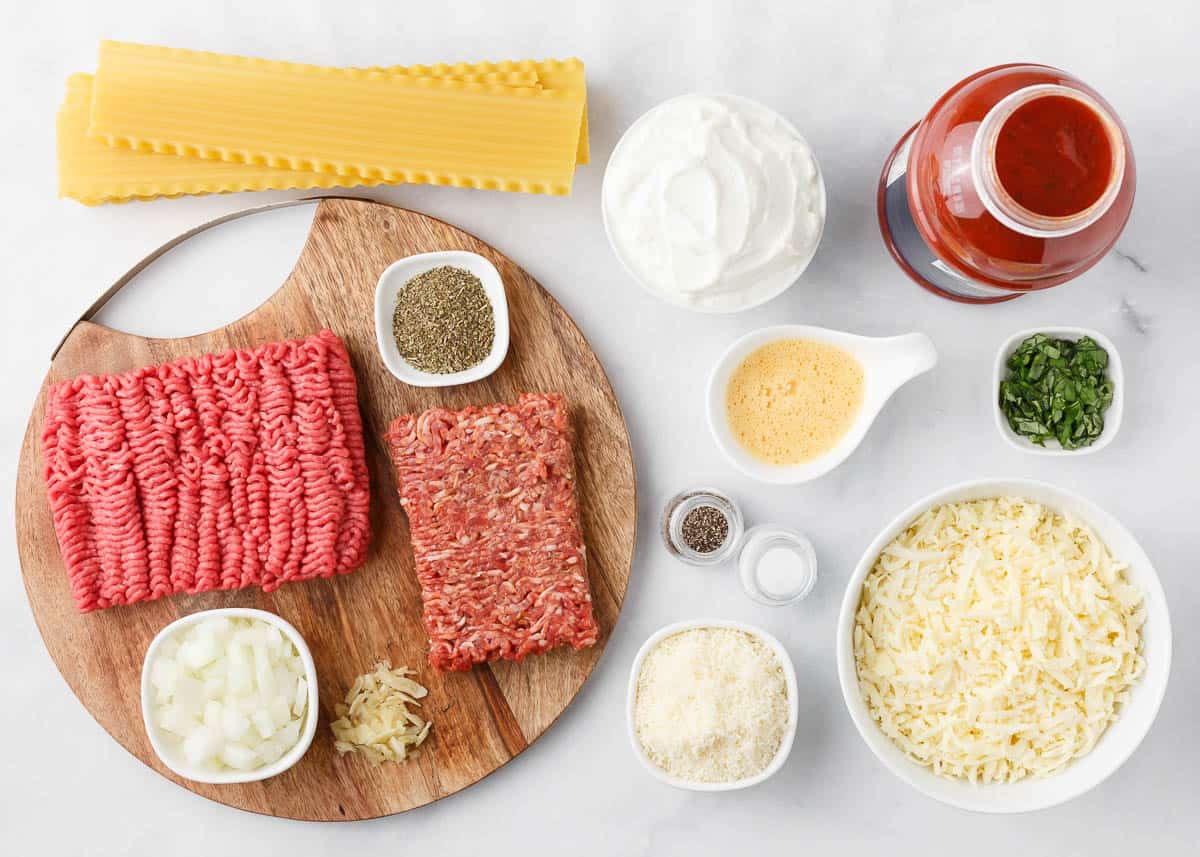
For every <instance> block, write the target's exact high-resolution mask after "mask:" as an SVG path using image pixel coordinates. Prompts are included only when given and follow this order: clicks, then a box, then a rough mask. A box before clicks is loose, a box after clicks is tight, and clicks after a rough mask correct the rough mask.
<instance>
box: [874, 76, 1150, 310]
mask: <svg viewBox="0 0 1200 857" xmlns="http://www.w3.org/2000/svg"><path fill="white" fill-rule="evenodd" d="M1135 185H1136V171H1135V168H1134V160H1133V149H1132V147H1131V145H1130V143H1129V137H1128V135H1127V134H1126V132H1125V129H1124V127H1123V126H1122V125H1121V124H1120V122H1119V120H1118V119H1117V118H1116V114H1115V113H1114V112H1113V110H1112V108H1111V107H1110V106H1109V105H1108V103H1107V102H1105V101H1104V99H1103V98H1102V97H1101V96H1100V94H1099V93H1097V92H1096V91H1095V90H1093V89H1092V88H1090V87H1089V86H1087V84H1085V83H1083V82H1082V81H1080V80H1079V79H1078V78H1075V77H1073V76H1072V75H1070V74H1067V73H1066V72H1063V71H1059V70H1058V69H1055V68H1051V67H1049V66H1044V65H1032V64H1012V65H1004V66H996V67H994V68H989V69H985V70H984V71H981V72H978V73H977V74H974V75H972V76H970V77H968V78H966V79H965V80H963V81H961V82H959V83H958V84H956V85H955V86H954V87H952V88H951V89H950V90H949V91H948V92H946V93H945V94H944V95H943V96H942V97H941V98H940V99H938V101H937V102H936V103H935V104H934V105H933V108H932V109H931V110H930V111H929V113H928V114H927V115H926V116H925V118H924V119H922V120H921V121H920V122H919V123H917V124H916V125H915V126H913V129H912V130H910V131H909V133H908V134H907V135H905V136H904V137H903V138H902V139H901V141H900V142H899V143H898V144H897V146H896V148H895V149H894V150H893V152H892V154H891V156H890V157H889V158H888V160H887V162H886V163H885V165H884V169H883V175H882V176H881V177H880V183H879V192H878V197H877V207H878V213H879V224H880V230H881V232H882V234H883V238H884V243H885V244H886V245H887V247H888V250H889V251H890V252H891V254H892V256H893V258H895V260H896V262H897V263H898V264H899V265H900V267H901V268H902V269H903V270H904V271H905V273H907V274H908V275H909V276H910V277H911V278H912V279H913V280H915V281H916V282H917V283H918V284H919V285H921V286H922V287H924V288H926V289H928V290H930V291H932V292H934V293H936V294H939V295H941V296H942V297H948V298H950V299H952V300H958V301H963V302H966V303H995V302H997V301H1004V300H1011V299H1012V298H1014V297H1018V296H1020V295H1021V294H1024V293H1026V292H1029V291H1034V290H1037V289H1044V288H1049V287H1051V286H1055V285H1058V284H1060V283H1064V282H1067V281H1068V280H1071V279H1073V278H1074V277H1077V276H1079V275H1080V274H1082V273H1083V272H1084V271H1086V270H1087V269H1088V268H1090V267H1092V266H1093V265H1094V264H1096V262H1098V261H1099V260H1100V259H1101V258H1103V256H1104V255H1105V254H1106V253H1107V252H1108V251H1109V250H1110V249H1112V246H1113V244H1115V243H1116V240H1117V237H1118V236H1119V235H1120V234H1121V230H1122V229H1123V228H1124V226H1125V223H1126V221H1127V220H1128V219H1129V214H1130V211H1131V210H1132V208H1133V197H1134V189H1135Z"/></svg>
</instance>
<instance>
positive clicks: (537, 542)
mask: <svg viewBox="0 0 1200 857" xmlns="http://www.w3.org/2000/svg"><path fill="white" fill-rule="evenodd" d="M386 439H387V442H388V447H389V449H390V450H391V454H392V461H393V463H394V464H395V467H396V476H397V479H398V481H399V488H400V502H401V504H402V505H403V506H404V510H405V512H406V513H407V515H408V520H409V525H410V528H411V530H412V545H413V553H414V555H415V557H416V566H417V578H418V579H419V580H420V583H421V596H422V600H423V602H424V616H425V628H426V631H427V632H428V634H429V662H430V664H432V665H433V666H434V667H436V668H438V669H441V670H467V669H470V668H471V666H472V665H474V664H477V663H483V662H485V661H492V660H496V659H499V658H507V659H510V660H515V661H519V660H521V659H523V658H524V657H525V656H526V655H528V654H541V653H542V652H545V651H547V650H548V649H551V648H553V647H555V646H558V645H562V644H568V645H571V646H573V647H575V648H576V649H581V648H585V647H587V646H590V645H592V644H593V643H595V642H596V639H597V637H598V636H599V629H598V628H597V627H596V620H595V619H594V618H593V616H592V597H591V593H590V592H589V591H588V578H587V565H586V561H585V555H584V546H583V537H582V536H581V535H580V530H579V505H578V502H577V501H576V497H575V467H574V458H573V455H572V451H571V440H572V436H571V426H570V419H569V415H568V412H567V405H566V403H565V401H564V400H563V398H562V396H558V395H532V394H526V395H523V396H521V398H520V401H519V402H518V403H517V404H516V405H515V406H511V405H489V406H487V407H482V408H479V407H471V408H466V409H465V410H461V411H448V410H446V409H445V408H433V409H431V410H428V411H426V412H425V413H423V414H421V415H420V416H401V417H397V418H396V420H395V421H394V422H393V423H392V424H391V426H390V428H389V429H388V432H387V435H386Z"/></svg>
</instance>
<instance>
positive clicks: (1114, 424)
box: [990, 325, 1125, 455]
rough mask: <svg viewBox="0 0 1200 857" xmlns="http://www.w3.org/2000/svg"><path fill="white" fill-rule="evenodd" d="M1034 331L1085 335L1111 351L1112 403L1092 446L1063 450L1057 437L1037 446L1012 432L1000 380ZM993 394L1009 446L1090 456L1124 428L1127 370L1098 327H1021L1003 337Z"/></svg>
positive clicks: (994, 409) (1041, 452)
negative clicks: (1002, 407)
mask: <svg viewBox="0 0 1200 857" xmlns="http://www.w3.org/2000/svg"><path fill="white" fill-rule="evenodd" d="M1035 333H1044V334H1046V335H1047V336H1050V337H1053V338H1054V339H1071V340H1079V339H1082V338H1083V337H1085V336H1090V337H1091V338H1092V339H1094V340H1095V341H1096V344H1097V345H1099V346H1100V347H1101V348H1103V349H1104V350H1105V351H1107V352H1108V377H1109V378H1111V379H1112V382H1113V400H1112V404H1111V405H1109V406H1108V410H1107V411H1105V412H1104V431H1102V432H1100V436H1099V437H1098V438H1096V440H1095V441H1094V442H1093V443H1092V445H1091V446H1081V447H1080V448H1079V449H1063V448H1062V446H1060V445H1059V443H1058V441H1057V440H1054V439H1051V440H1047V441H1046V445H1045V446H1038V445H1037V444H1036V443H1034V442H1033V441H1031V440H1030V439H1029V438H1027V437H1022V436H1021V435H1019V434H1017V433H1016V432H1015V431H1013V430H1012V428H1011V427H1010V426H1009V424H1008V419H1007V418H1006V417H1005V416H1004V411H1002V410H1001V409H1000V382H1001V381H1003V380H1004V379H1005V378H1007V377H1008V358H1009V357H1011V356H1012V354H1013V352H1014V351H1016V350H1017V348H1019V347H1020V345H1021V343H1022V342H1024V341H1025V340H1026V339H1028V338H1029V337H1031V336H1033V335H1034V334H1035ZM990 393H991V396H992V417H993V418H994V419H995V421H996V430H997V431H998V432H1000V436H1001V437H1002V438H1004V440H1005V441H1007V442H1008V445H1009V446H1011V447H1013V448H1015V449H1019V450H1021V452H1028V453H1031V454H1033V455H1087V454H1088V453H1092V452H1099V451H1100V450H1102V449H1104V447H1106V446H1108V445H1109V444H1110V443H1112V440H1113V438H1114V437H1116V436H1117V432H1118V431H1120V429H1121V419H1122V418H1123V417H1124V415H1125V369H1124V367H1123V366H1122V365H1121V355H1120V353H1118V352H1117V347H1116V346H1115V345H1113V344H1112V340H1111V339H1109V338H1108V337H1107V336H1105V335H1104V334H1103V333H1100V332H1099V331H1097V330H1089V329H1088V328H1086V327H1063V326H1061V325H1051V326H1049V327H1031V328H1029V329H1028V330H1019V331H1017V332H1016V333H1014V334H1013V335H1012V336H1010V337H1009V338H1008V339H1006V340H1004V344H1002V345H1001V346H1000V350H999V351H997V352H996V362H995V365H994V367H993V369H992V387H991V390H990Z"/></svg>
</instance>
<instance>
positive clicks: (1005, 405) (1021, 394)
mask: <svg viewBox="0 0 1200 857" xmlns="http://www.w3.org/2000/svg"><path fill="white" fill-rule="evenodd" d="M1107 368H1108V352H1107V351H1105V350H1104V349H1103V348H1101V347H1100V346H1099V345H1098V344H1097V343H1096V341H1095V340H1093V339H1092V338H1091V337H1088V336H1085V337H1083V338H1082V339H1080V340H1079V341H1078V342H1073V341H1071V340H1069V339H1052V338H1051V337H1049V336H1047V335H1046V334H1044V333H1037V334H1034V335H1033V336H1031V337H1029V338H1028V339H1026V340H1025V341H1024V342H1022V343H1021V345H1020V346H1019V347H1018V348H1017V350H1016V351H1014V352H1013V354H1012V356H1011V357H1009V358H1008V369H1009V373H1008V377H1007V378H1006V379H1005V380H1004V381H1002V382H1001V383H1000V409H1001V410H1002V411H1003V412H1004V416H1005V418H1007V420H1008V424H1009V426H1011V427H1012V430H1013V431H1014V432H1016V433H1017V434H1019V435H1022V436H1024V437H1027V438H1029V439H1030V440H1031V441H1032V442H1033V443H1036V444H1037V445H1038V446H1045V445H1046V441H1047V440H1049V439H1051V438H1054V439H1056V440H1057V441H1058V442H1059V444H1060V445H1061V446H1062V448H1063V449H1078V448H1080V447H1082V446H1090V445H1091V444H1092V443H1093V442H1094V441H1095V440H1096V438H1098V437H1100V434H1101V433H1102V432H1103V431H1104V412H1105V411H1106V410H1107V409H1108V406H1109V405H1111V404H1112V400H1113V383H1112V380H1111V379H1109V377H1108V375H1107V372H1106V371H1105V370H1106V369H1107Z"/></svg>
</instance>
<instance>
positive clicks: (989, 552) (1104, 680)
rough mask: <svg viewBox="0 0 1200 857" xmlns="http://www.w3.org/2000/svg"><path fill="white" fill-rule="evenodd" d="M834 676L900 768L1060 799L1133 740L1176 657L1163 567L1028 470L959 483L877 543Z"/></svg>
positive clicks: (885, 758)
mask: <svg viewBox="0 0 1200 857" xmlns="http://www.w3.org/2000/svg"><path fill="white" fill-rule="evenodd" d="M837 662H838V678H839V680H840V681H841V686H842V696H843V698H844V699H845V702H846V707H847V708H848V709H849V711H850V716H851V718H852V719H853V720H854V725H855V726H856V727H858V731H859V734H861V735H862V737H863V740H864V741H865V742H866V743H867V746H868V747H870V748H871V750H872V752H874V753H875V755H876V756H877V757H878V758H879V759H880V761H882V762H883V764H884V765H885V766H887V768H888V769H890V770H891V771H892V773H894V774H896V775H897V776H898V777H900V779H902V780H904V781H905V782H907V783H908V784H909V785H911V786H913V787H914V788H916V789H917V790H918V791H921V792H923V793H924V794H926V795H928V796H930V797H932V798H935V799H937V800H940V801H942V802H943V803H947V804H950V805H952V806H956V807H959V808H962V809H967V810H971V811H975V812H989V813H1013V812H1027V811H1031V810H1037V809H1046V808H1048V807H1052V806H1056V805H1058V804H1061V803H1064V802H1066V801H1068V800H1071V799H1072V798H1075V797H1078V796H1079V795H1082V794H1083V793H1085V792H1087V791H1088V790H1090V789H1092V788H1093V787H1095V786H1097V785H1099V784H1100V783H1101V782H1102V781H1104V780H1105V779H1106V778H1107V777H1108V776H1109V775H1111V774H1112V773H1113V772H1114V771H1116V770H1117V768H1119V767H1120V766H1121V765H1122V764H1123V763H1124V762H1125V760H1126V759H1128V758H1129V756H1130V755H1131V754H1132V753H1133V751H1134V750H1135V749H1137V746H1138V744H1139V743H1141V741H1142V739H1143V738H1144V737H1145V736H1146V733H1147V732H1148V731H1149V730H1150V726H1151V724H1152V723H1153V722H1154V718H1155V716H1156V715H1157V713H1158V708H1159V705H1160V703H1161V702H1162V698H1163V695H1164V693H1165V692H1166V688H1167V679H1168V676H1169V674H1170V670H1171V620H1170V616H1169V615H1168V612H1167V602H1166V597H1165V596H1164V594H1163V589H1162V585H1161V583H1160V582H1159V579H1158V575H1157V574H1156V573H1155V571H1154V566H1153V565H1152V564H1151V562H1150V559H1149V558H1148V557H1147V556H1146V553H1145V551H1143V550H1142V548H1141V546H1140V545H1139V544H1138V542H1137V540H1136V539H1135V538H1134V537H1133V535H1132V534H1131V533H1130V532H1129V531H1128V530H1127V529H1125V527H1124V526H1122V525H1121V523H1120V522H1119V521H1117V520H1116V519H1115V518H1114V517H1112V516H1111V515H1109V514H1108V513H1107V512H1105V511H1104V510H1103V509H1101V508H1099V507H1098V506H1096V505H1095V504H1093V503H1091V502H1089V501H1088V500H1085V499H1084V498H1082V497H1080V496H1078V495H1076V494H1074V493H1072V492H1070V491H1066V490H1064V489H1062V488H1057V487H1055V486H1053V485H1048V484H1046V483H1043V482H1034V481H1030V480H1024V479H985V480H979V481H974V482H964V483H961V484H958V485H953V486H951V487H949V488H946V489H944V490H942V491H939V492H937V493H935V494H932V495H930V496H928V497H925V498H924V499H922V500H920V501H918V502H917V503H914V504H913V505H912V506H910V507H909V508H907V509H906V510H904V512H902V513H901V514H900V515H899V516H897V517H896V519H895V520H894V521H892V523H891V524H889V525H888V526H887V527H886V528H885V529H884V530H883V531H882V532H881V533H880V534H879V535H878V536H877V537H876V538H875V540H874V541H873V542H871V544H870V546H869V547H868V548H867V550H866V552H865V553H864V554H863V557H862V559H861V560H860V561H859V563H858V566H857V568H855V570H854V573H853V575H851V577H850V581H849V583H848V584H847V587H846V595H845V598H844V599H843V601H842V608H841V615H840V617H839V619H838V631H837Z"/></svg>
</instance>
